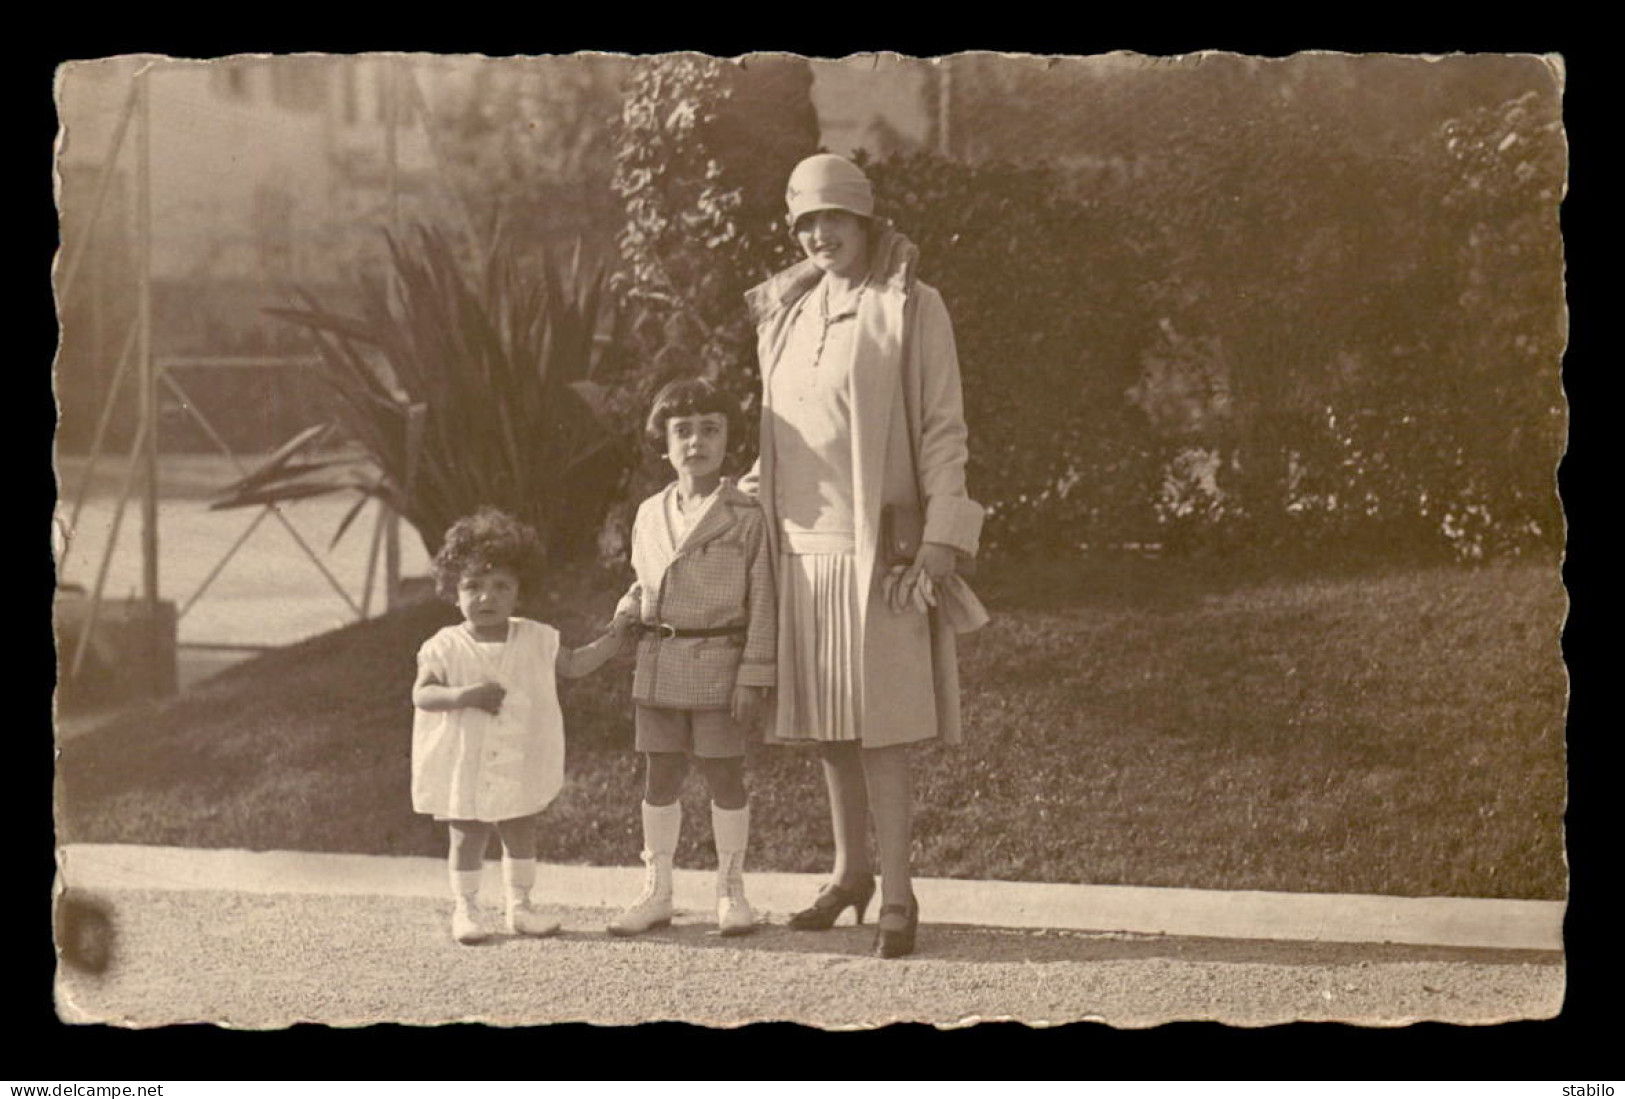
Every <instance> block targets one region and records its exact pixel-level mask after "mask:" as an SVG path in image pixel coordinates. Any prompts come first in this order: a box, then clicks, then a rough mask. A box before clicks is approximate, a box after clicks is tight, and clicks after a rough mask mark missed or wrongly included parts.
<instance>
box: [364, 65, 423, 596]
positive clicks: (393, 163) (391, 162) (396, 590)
mask: <svg viewBox="0 0 1625 1099" xmlns="http://www.w3.org/2000/svg"><path fill="white" fill-rule="evenodd" d="M384 66H385V68H384V72H385V74H386V79H385V81H384V94H385V95H386V96H387V97H388V99H387V101H386V104H385V111H386V114H385V117H386V118H387V119H388V125H387V126H385V127H384V160H385V162H386V164H387V165H388V170H389V232H390V235H391V236H393V237H395V238H396V239H397V240H398V239H399V235H400V216H401V181H400V150H399V148H398V147H397V145H396V132H395V131H396V127H397V126H398V125H399V124H400V110H401V107H400V102H401V88H400V68H399V62H398V60H397V59H396V58H394V57H388V58H385V59H384ZM416 86H417V85H416V81H414V82H413V87H416ZM390 277H391V282H393V281H394V274H393V272H391V276H390ZM384 507H385V509H386V510H387V512H388V514H387V515H385V516H383V523H384V609H385V610H386V611H390V610H394V609H395V605H396V603H397V602H399V598H398V597H399V594H400V588H401V519H400V516H399V515H397V514H396V513H395V509H394V508H391V507H389V506H388V505H387V504H385V505H384ZM368 569H369V572H370V570H371V561H370V560H369V562H368ZM371 596H372V581H371V578H370V577H369V579H368V581H367V592H366V596H365V598H366V599H368V600H370V599H371Z"/></svg>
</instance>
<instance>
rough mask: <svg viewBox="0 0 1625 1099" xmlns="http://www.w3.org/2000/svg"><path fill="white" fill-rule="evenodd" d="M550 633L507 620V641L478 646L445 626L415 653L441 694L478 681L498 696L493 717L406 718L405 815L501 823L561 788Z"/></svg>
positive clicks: (560, 733) (477, 713)
mask: <svg viewBox="0 0 1625 1099" xmlns="http://www.w3.org/2000/svg"><path fill="white" fill-rule="evenodd" d="M558 653H559V631H558V630H556V629H554V628H553V627H552V626H545V625H543V624H542V623H540V622H533V621H531V620H530V619H528V618H510V619H509V620H508V640H506V641H501V642H494V643H492V642H480V641H476V640H475V639H474V636H473V635H472V634H471V633H470V632H469V631H468V628H467V627H466V626H465V625H457V626H448V627H446V628H445V629H443V630H441V631H440V632H439V633H437V634H435V635H434V636H433V637H431V638H430V639H429V640H428V641H426V642H424V643H423V647H422V648H421V649H419V650H418V667H419V668H428V669H430V670H432V671H434V672H435V673H436V674H437V675H438V676H439V677H440V681H441V682H442V683H444V684H445V685H446V686H448V687H467V686H472V685H473V684H476V683H482V682H485V681H487V680H490V681H493V682H496V683H500V684H501V685H502V687H503V688H504V689H505V690H506V691H507V694H506V695H504V697H503V699H502V707H501V710H500V712H498V713H497V714H494V715H493V714H488V713H486V712H485V711H484V710H481V709H477V708H474V707H467V708H464V709H460V710H440V711H433V712H431V711H428V710H414V711H413V718H412V808H413V809H414V810H416V811H417V812H419V813H431V814H433V815H434V817H435V819H436V820H477V821H489V822H494V821H504V820H512V819H514V818H515V817H526V816H530V815H531V814H532V813H539V812H541V811H542V810H543V809H545V808H547V806H548V805H549V804H550V803H551V802H552V801H553V799H554V798H555V797H557V796H558V793H559V790H560V789H561V788H562V787H563V786H564V715H563V712H562V711H561V710H560V708H559V695H558V680H557V677H556V673H555V671H554V662H555V661H556V660H557V659H558Z"/></svg>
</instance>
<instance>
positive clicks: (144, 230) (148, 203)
mask: <svg viewBox="0 0 1625 1099" xmlns="http://www.w3.org/2000/svg"><path fill="white" fill-rule="evenodd" d="M136 80H137V81H138V86H137V87H138V91H139V93H140V104H141V146H140V148H139V149H138V150H137V156H136V185H137V189H136V193H137V195H138V198H137V204H136V216H137V218H138V219H139V220H138V222H137V237H136V240H137V252H138V255H139V263H140V266H139V267H138V268H137V270H136V277H137V278H138V279H139V284H138V294H137V305H136V316H137V318H138V321H137V323H139V324H140V326H141V328H140V336H139V340H138V347H139V355H140V358H139V360H138V361H139V362H140V364H141V421H142V423H143V424H145V425H146V431H145V436H146V438H145V440H144V442H145V446H144V448H143V456H144V459H145V462H144V464H145V467H146V484H145V486H144V489H143V492H142V498H141V524H142V525H141V565H142V592H143V595H144V596H145V598H146V603H147V615H148V622H149V624H150V625H151V626H152V628H153V631H154V635H153V641H154V642H156V641H157V640H158V638H157V624H158V377H157V374H156V372H155V370H154V369H153V367H154V363H153V357H152V66H151V65H148V66H147V67H146V68H144V69H142V70H141V72H140V73H139V74H138V75H137V77H136ZM153 651H154V652H156V651H157V647H156V644H155V645H154V649H153Z"/></svg>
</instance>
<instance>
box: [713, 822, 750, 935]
mask: <svg viewBox="0 0 1625 1099" xmlns="http://www.w3.org/2000/svg"><path fill="white" fill-rule="evenodd" d="M711 834H712V836H713V837H714V838H715V840H716V845H717V931H718V932H719V933H721V934H723V935H746V934H749V933H750V932H751V931H753V930H755V928H756V914H755V913H754V912H752V911H751V910H750V902H749V901H747V900H745V848H746V846H747V845H748V844H749V842H750V806H749V805H746V806H744V807H743V808H740V809H723V808H720V807H719V806H718V805H717V804H716V803H715V802H712V803H711Z"/></svg>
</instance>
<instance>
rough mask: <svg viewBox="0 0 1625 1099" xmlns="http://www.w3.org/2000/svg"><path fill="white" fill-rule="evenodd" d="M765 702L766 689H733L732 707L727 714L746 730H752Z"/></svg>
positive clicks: (760, 716) (740, 687)
mask: <svg viewBox="0 0 1625 1099" xmlns="http://www.w3.org/2000/svg"><path fill="white" fill-rule="evenodd" d="M766 702H767V688H766V687H742V686H735V687H734V695H733V705H732V706H731V707H729V712H730V713H731V714H733V719H734V720H735V721H736V722H738V723H739V724H740V725H741V726H742V727H744V728H746V729H754V728H755V727H756V723H757V722H758V721H760V720H761V718H762V706H763V704H764V703H766Z"/></svg>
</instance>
